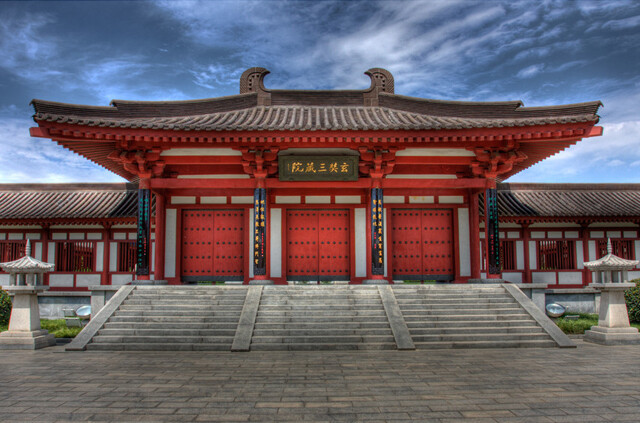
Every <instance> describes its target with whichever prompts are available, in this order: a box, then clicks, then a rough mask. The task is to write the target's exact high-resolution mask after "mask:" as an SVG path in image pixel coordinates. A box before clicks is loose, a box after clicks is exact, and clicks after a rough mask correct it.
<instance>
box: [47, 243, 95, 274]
mask: <svg viewBox="0 0 640 423" xmlns="http://www.w3.org/2000/svg"><path fill="white" fill-rule="evenodd" d="M56 271H57V272H73V273H89V272H95V243H94V242H93V241H61V242H57V243H56Z"/></svg>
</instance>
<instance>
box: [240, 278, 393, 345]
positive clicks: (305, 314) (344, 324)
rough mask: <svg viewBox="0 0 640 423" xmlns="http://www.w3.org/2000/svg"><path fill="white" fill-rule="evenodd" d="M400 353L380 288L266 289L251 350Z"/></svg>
mask: <svg viewBox="0 0 640 423" xmlns="http://www.w3.org/2000/svg"><path fill="white" fill-rule="evenodd" d="M360 349H368V350H370V349H374V350H381V349H386V350H389V349H396V344H395V340H394V337H393V334H392V333H391V327H390V325H389V321H388V319H387V316H386V314H385V310H384V308H383V306H382V302H381V300H380V295H379V293H378V289H377V287H375V286H370V287H369V286H361V287H358V289H353V287H350V286H340V285H337V286H332V285H326V286H322V285H320V286H266V287H264V290H263V292H262V298H261V301H260V307H259V309H258V316H257V318H256V323H255V327H254V331H253V338H252V339H251V350H360Z"/></svg>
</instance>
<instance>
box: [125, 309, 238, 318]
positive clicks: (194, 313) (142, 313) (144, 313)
mask: <svg viewBox="0 0 640 423" xmlns="http://www.w3.org/2000/svg"><path fill="white" fill-rule="evenodd" d="M185 315H188V316H190V317H207V316H211V317H215V316H221V317H222V316H224V317H234V316H235V317H239V316H240V310H230V311H226V310H225V311H222V310H206V311H200V310H189V311H186V310H185V311H175V310H173V311H172V310H131V311H129V310H118V311H116V313H115V316H119V317H126V316H129V317H160V316H163V317H172V316H175V317H183V316H185Z"/></svg>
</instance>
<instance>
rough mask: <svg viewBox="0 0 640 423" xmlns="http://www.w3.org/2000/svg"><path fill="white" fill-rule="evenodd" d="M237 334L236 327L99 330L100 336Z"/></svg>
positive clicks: (165, 336) (164, 336)
mask: <svg viewBox="0 0 640 423" xmlns="http://www.w3.org/2000/svg"><path fill="white" fill-rule="evenodd" d="M235 334H236V329H235V328H230V329H199V328H179V329H170V328H157V329H147V328H129V329H124V328H111V329H109V328H105V329H100V330H99V331H98V335H100V336H157V337H163V338H168V337H176V336H198V337H203V336H207V337H209V336H226V337H229V336H230V337H233V336H234V335H235Z"/></svg>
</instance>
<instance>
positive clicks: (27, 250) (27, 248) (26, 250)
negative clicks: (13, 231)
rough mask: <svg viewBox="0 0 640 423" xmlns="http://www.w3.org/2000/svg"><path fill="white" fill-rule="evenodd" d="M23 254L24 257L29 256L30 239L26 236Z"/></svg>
mask: <svg viewBox="0 0 640 423" xmlns="http://www.w3.org/2000/svg"><path fill="white" fill-rule="evenodd" d="M24 255H25V257H30V256H31V240H30V239H29V238H27V245H26V246H25V247H24Z"/></svg>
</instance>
